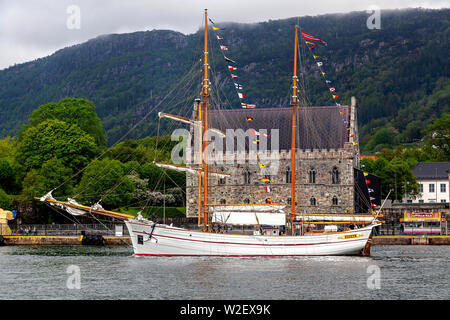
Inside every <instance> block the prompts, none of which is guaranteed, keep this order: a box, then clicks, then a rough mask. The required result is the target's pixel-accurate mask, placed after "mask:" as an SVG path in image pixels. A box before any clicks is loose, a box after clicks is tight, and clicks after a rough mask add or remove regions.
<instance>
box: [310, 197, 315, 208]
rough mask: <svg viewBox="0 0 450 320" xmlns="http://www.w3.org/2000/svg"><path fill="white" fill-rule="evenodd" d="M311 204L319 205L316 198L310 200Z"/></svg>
mask: <svg viewBox="0 0 450 320" xmlns="http://www.w3.org/2000/svg"><path fill="white" fill-rule="evenodd" d="M309 202H310V204H311V205H312V206H315V205H317V201H316V198H314V197H311V199H309Z"/></svg>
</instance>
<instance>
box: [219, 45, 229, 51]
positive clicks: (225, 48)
mask: <svg viewBox="0 0 450 320" xmlns="http://www.w3.org/2000/svg"><path fill="white" fill-rule="evenodd" d="M220 49H221V50H228V47H227V46H220Z"/></svg>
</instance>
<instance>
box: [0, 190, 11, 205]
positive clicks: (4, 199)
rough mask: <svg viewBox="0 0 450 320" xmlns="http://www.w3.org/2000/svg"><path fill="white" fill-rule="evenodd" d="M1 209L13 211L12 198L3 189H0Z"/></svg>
mask: <svg viewBox="0 0 450 320" xmlns="http://www.w3.org/2000/svg"><path fill="white" fill-rule="evenodd" d="M0 209H3V210H11V209H12V201H11V198H10V197H9V196H8V195H7V194H6V192H5V191H4V190H3V189H1V188H0Z"/></svg>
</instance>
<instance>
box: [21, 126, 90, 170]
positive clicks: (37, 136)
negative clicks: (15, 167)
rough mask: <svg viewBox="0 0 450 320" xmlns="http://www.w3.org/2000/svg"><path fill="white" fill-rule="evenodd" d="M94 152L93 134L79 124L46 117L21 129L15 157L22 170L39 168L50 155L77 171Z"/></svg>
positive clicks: (87, 161)
mask: <svg viewBox="0 0 450 320" xmlns="http://www.w3.org/2000/svg"><path fill="white" fill-rule="evenodd" d="M97 153H98V147H97V145H96V144H95V142H94V138H93V137H92V136H90V135H89V134H87V133H86V132H84V131H83V130H81V129H80V127H78V125H76V124H68V123H65V122H62V121H60V120H46V121H44V122H42V123H39V124H37V125H36V126H33V127H29V128H28V129H27V130H26V131H24V132H23V133H22V137H21V139H20V140H19V141H18V142H17V147H16V151H15V159H16V161H17V163H18V164H19V166H20V167H21V168H22V171H23V172H25V173H26V172H28V171H30V170H31V169H40V168H41V166H42V165H43V163H44V162H46V161H47V160H49V159H51V158H58V159H60V160H61V161H62V163H63V164H64V167H68V168H71V169H72V170H74V171H78V170H80V168H84V167H85V166H86V165H87V164H88V163H89V162H90V161H91V160H92V159H93V158H94V156H95V155H96V154H97Z"/></svg>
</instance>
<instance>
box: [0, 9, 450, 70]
mask: <svg viewBox="0 0 450 320" xmlns="http://www.w3.org/2000/svg"><path fill="white" fill-rule="evenodd" d="M71 5H76V6H78V8H79V9H80V29H69V28H68V27H67V21H68V20H69V19H70V18H71V17H73V12H72V11H70V12H68V8H69V7H70V6H71ZM373 5H376V6H378V7H380V8H382V9H395V8H407V7H424V8H448V7H450V0H428V1H426V0H341V1H336V0H317V1H304V0H248V1H245V0H221V1H216V0H97V1H92V0H0V69H3V68H6V67H8V66H11V65H13V64H15V63H22V62H26V61H30V60H33V59H36V58H39V57H44V56H47V55H49V54H52V53H53V52H55V51H56V50H58V49H61V48H63V47H66V46H69V45H73V44H77V43H81V42H84V41H87V40H89V39H91V38H94V37H97V36H99V35H102V34H109V33H126V32H134V31H143V30H152V29H170V30H175V31H180V32H183V33H185V34H189V33H193V32H195V31H196V30H198V29H199V28H200V27H201V25H202V16H203V9H205V8H208V12H209V15H210V17H211V18H212V19H213V20H214V21H215V22H216V23H217V22H220V21H233V22H243V23H251V22H260V21H266V20H269V19H283V18H289V17H296V16H306V15H320V14H326V13H345V12H350V11H365V10H368V9H369V8H370V7H371V6H373ZM368 16H369V14H368ZM70 21H73V20H70Z"/></svg>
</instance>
